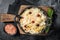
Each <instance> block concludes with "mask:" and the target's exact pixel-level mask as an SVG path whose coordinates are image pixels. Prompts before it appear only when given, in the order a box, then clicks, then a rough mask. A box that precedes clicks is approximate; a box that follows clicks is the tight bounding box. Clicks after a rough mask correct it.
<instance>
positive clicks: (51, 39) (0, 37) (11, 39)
mask: <svg viewBox="0 0 60 40" xmlns="http://www.w3.org/2000/svg"><path fill="white" fill-rule="evenodd" d="M22 4H26V5H47V6H52V7H53V8H54V9H55V11H56V12H55V14H56V15H57V17H56V18H55V20H54V25H53V26H52V28H53V29H54V30H52V31H50V33H49V35H48V36H44V37H43V36H31V35H30V36H28V35H17V36H9V35H7V34H6V33H4V31H3V27H4V25H5V23H0V40H60V1H59V0H40V1H38V2H37V3H31V2H30V1H29V2H28V0H27V1H23V0H15V2H14V3H13V4H11V5H9V9H8V13H12V14H15V15H16V14H17V13H18V10H19V6H20V5H22Z"/></svg>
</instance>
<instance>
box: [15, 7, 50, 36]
mask: <svg viewBox="0 0 60 40" xmlns="http://www.w3.org/2000/svg"><path fill="white" fill-rule="evenodd" d="M30 8H39V9H41V10H42V11H43V13H44V15H46V16H47V21H46V24H47V26H49V28H50V27H51V24H49V23H48V21H49V20H51V18H49V17H48V15H47V12H46V11H45V10H43V9H42V8H41V7H37V6H31V7H27V8H25V9H24V10H23V11H22V12H21V13H20V15H21V14H22V13H23V12H24V11H25V10H26V9H30ZM49 8H51V7H49ZM20 15H17V16H16V17H18V18H19V21H20V19H21V16H20ZM15 21H16V20H15ZM19 21H18V24H19V26H20V29H21V30H22V31H23V32H24V33H25V34H26V35H32V34H30V33H26V32H25V31H24V30H23V28H22V27H21V25H20V22H19ZM47 34H48V33H45V29H44V30H43V32H42V33H41V34H33V35H42V36H45V35H47Z"/></svg>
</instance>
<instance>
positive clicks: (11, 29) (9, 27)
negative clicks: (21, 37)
mask: <svg viewBox="0 0 60 40" xmlns="http://www.w3.org/2000/svg"><path fill="white" fill-rule="evenodd" d="M4 30H5V32H6V33H7V34H9V35H15V34H16V32H17V29H16V27H15V26H14V25H13V24H7V25H6V26H5V28H4Z"/></svg>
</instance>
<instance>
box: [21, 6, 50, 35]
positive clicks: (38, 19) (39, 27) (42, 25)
mask: <svg viewBox="0 0 60 40" xmlns="http://www.w3.org/2000/svg"><path fill="white" fill-rule="evenodd" d="M49 10H50V9H49ZM48 13H50V11H48ZM20 16H21V18H20V25H21V27H22V28H23V30H24V31H25V32H26V33H30V34H38V33H42V32H43V30H45V29H46V27H47V23H46V21H47V20H48V17H47V15H45V13H44V11H43V10H41V9H40V8H33V7H32V8H30V9H26V10H25V11H24V12H23V13H22V14H21V15H20ZM48 16H51V15H50V14H49V15H48Z"/></svg>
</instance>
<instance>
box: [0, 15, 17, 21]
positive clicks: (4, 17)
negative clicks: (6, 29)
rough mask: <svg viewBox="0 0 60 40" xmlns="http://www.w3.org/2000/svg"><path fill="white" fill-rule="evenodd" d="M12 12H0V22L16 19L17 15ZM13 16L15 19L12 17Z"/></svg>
mask: <svg viewBox="0 0 60 40" xmlns="http://www.w3.org/2000/svg"><path fill="white" fill-rule="evenodd" d="M15 16H16V15H13V14H0V22H13V21H14V20H16V21H18V17H16V18H15ZM14 18H15V19H14Z"/></svg>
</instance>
